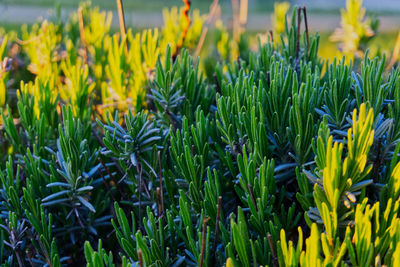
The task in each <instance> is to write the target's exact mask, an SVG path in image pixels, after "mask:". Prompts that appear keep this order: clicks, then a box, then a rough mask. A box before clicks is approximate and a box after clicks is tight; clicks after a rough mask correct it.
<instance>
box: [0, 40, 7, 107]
mask: <svg viewBox="0 0 400 267" xmlns="http://www.w3.org/2000/svg"><path fill="white" fill-rule="evenodd" d="M7 41H8V37H7V35H5V36H4V37H3V40H2V43H1V46H0V64H1V65H2V66H1V67H0V107H3V106H4V104H5V103H6V99H7V80H8V76H9V74H8V70H6V68H7V59H6V53H7Z"/></svg>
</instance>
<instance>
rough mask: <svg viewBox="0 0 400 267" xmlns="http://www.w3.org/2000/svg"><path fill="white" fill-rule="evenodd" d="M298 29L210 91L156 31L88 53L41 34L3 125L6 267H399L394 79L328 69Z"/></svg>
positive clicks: (228, 69) (1, 235) (195, 65)
mask: <svg viewBox="0 0 400 267" xmlns="http://www.w3.org/2000/svg"><path fill="white" fill-rule="evenodd" d="M85 12H88V13H87V14H91V15H90V16H93V17H99V16H100V17H102V18H101V19H99V18H98V20H99V21H100V20H103V21H104V14H103V15H101V13H98V12H97V13H96V12H95V11H93V10H92V9H84V15H85V14H86V13H85ZM87 14H86V15H87ZM86 15H85V16H86ZM88 16H89V15H88ZM297 17H298V14H297V9H296V8H295V9H294V11H293V14H292V19H291V21H290V22H288V23H286V25H285V32H284V33H283V34H282V35H281V41H280V42H272V41H268V42H267V43H265V44H261V43H260V45H259V47H258V50H257V51H256V52H249V53H247V54H245V55H242V54H241V55H240V57H239V58H238V59H237V60H235V61H233V62H230V63H226V62H220V63H219V64H216V65H215V66H213V68H212V69H211V71H212V73H213V75H212V76H211V77H210V76H206V75H205V74H204V73H205V71H204V69H203V65H202V64H201V61H200V60H199V59H198V58H193V57H192V56H191V53H192V52H193V51H192V50H190V49H182V50H181V51H180V53H179V54H178V55H177V56H176V57H174V52H175V51H173V46H169V45H168V44H167V45H165V50H164V51H160V50H159V49H160V47H159V46H158V45H159V41H160V40H161V39H159V38H161V37H158V36H156V35H154V32H156V31H146V32H145V33H142V35H137V37H136V39H133V37H132V36H133V35H131V37H129V35H128V37H127V39H130V40H129V41H128V42H127V40H119V39H118V36H117V35H114V36H113V37H110V36H109V37H104V36H107V34H108V33H107V32H108V30H104V29H105V28H107V23H105V24H102V25H101V24H95V23H92V24H89V26H87V27H98V28H96V29H95V28H94V29H92V31H87V33H86V34H85V35H84V36H86V40H85V45H86V46H83V48H84V49H87V51H86V52H85V51H83V49H78V47H79V46H80V45H77V44H78V43H79V40H80V39H79V38H80V37H79V31H78V32H77V29H76V27H75V28H74V27H72V26H74V25H73V24H71V25H70V26H68V27H72V28H71V29H70V30H69V31H67V33H68V34H70V37H65V33H64V35H62V36H63V37H62V39H64V38H67V40H71V42H73V40H76V41H74V42H73V43H71V42H66V43H60V39H57V38H58V37H57V36H58V35H57V33H56V32H57V31H58V30H61V28H60V27H61V26H60V24H49V25H53V26H46V25H45V26H43V25H42V26H41V27H40V28H34V29H32V31H39V32H41V33H39V34H37V35H35V33H32V32H31V34H32V36H33V37H31V38H33V39H29V40H27V41H25V42H27V43H24V44H23V45H28V48H27V49H28V51H27V52H26V53H27V54H23V55H25V56H26V57H27V58H28V59H29V61H28V62H29V65H27V66H25V68H30V70H31V74H29V75H27V74H26V73H25V74H24V75H20V76H18V75H17V74H16V71H15V70H14V72H11V73H10V75H11V76H12V77H15V78H14V79H17V78H16V77H23V78H25V79H26V80H25V82H21V85H20V89H19V90H18V93H17V94H16V95H15V96H14V99H12V98H11V97H10V99H9V102H8V103H9V105H8V106H7V108H5V109H4V110H3V111H2V123H3V125H2V130H1V138H2V141H1V144H2V157H3V158H4V162H3V163H1V164H0V165H1V166H2V167H1V171H0V201H1V202H0V241H1V242H0V262H1V266H52V267H57V266H85V265H86V266H88V267H89V266H90V267H101V266H103V267H105V266H108V267H111V266H124V267H128V266H140V267H144V266H158V267H161V266H201V267H206V266H224V265H225V266H229V267H231V266H236V267H239V266H244V267H250V266H339V265H340V266H383V265H385V266H399V265H400V210H399V208H400V163H399V161H400V160H399V157H398V156H399V150H400V144H399V140H400V120H399V119H400V69H398V68H393V69H391V70H389V71H385V69H384V67H385V59H384V58H382V59H381V58H373V59H371V58H369V57H368V54H366V55H365V58H364V60H363V62H362V63H361V64H360V65H356V66H354V65H352V64H346V63H345V59H344V58H343V59H342V60H335V61H333V62H331V63H327V62H324V61H323V60H322V59H321V58H320V57H319V56H318V45H319V37H318V35H309V34H308V32H303V31H300V29H299V27H300V25H298V24H297V23H298V22H297V21H298V20H297ZM85 18H86V17H85ZM300 18H301V17H300ZM54 25H55V26H54ZM57 25H59V26H57ZM75 26H76V25H75ZM102 26H104V27H102ZM74 29H75V30H76V31H74ZM102 29H103V30H104V31H103V30H102ZM27 34H28V31H27ZM96 34H97V36H96ZM68 38H70V39H68ZM37 39H40V40H42V41H41V44H42V45H43V47H39V48H37V47H36V49H35V46H34V45H32V47H30V45H31V44H32V43H31V42H35V40H37ZM105 40H108V41H107V42H109V43H108V44H106V41H105ZM135 40H136V41H135ZM45 41H46V42H45ZM81 41H82V40H81ZM68 43H69V45H68ZM62 44H66V45H65V46H63V45H62ZM46 45H48V46H49V47H52V48H51V49H50V50H51V51H52V52H51V53H50V54H49V53H47V52H49V48H48V47H47V48H46V47H45V46H46ZM104 45H107V46H108V48H107V49H108V50H106V51H108V53H107V54H104V53H103V52H104V51H105V50H103V49H104V47H103V46H104ZM125 45H126V46H125ZM171 47H172V48H171ZM189 48H190V47H189ZM41 49H42V50H41ZM64 49H66V50H64ZM125 49H127V50H128V53H127V54H126V53H125V52H124V51H125ZM134 49H140V50H138V51H139V52H138V51H136V52H135V53H134V52H132V51H134ZM2 50H4V49H3V48H2ZM40 51H42V52H40ZM57 51H58V52H57ZM59 51H63V52H64V54H65V53H66V58H67V59H62V60H61V61H57V60H53V57H54V56H57V55H59V54H60V52H59ZM102 51H103V52H102ZM154 51H157V53H156V54H157V58H154V55H155V53H154ZM39 52H40V53H42V54H40V55H38V54H37V53H39ZM35 55H36V56H35ZM44 55H47V57H44ZM104 55H107V56H104ZM137 55H141V57H140V58H137V57H136V56H137ZM85 57H89V59H88V61H87V62H86V63H85ZM146 64H149V65H146ZM144 70H145V71H144ZM25 71H26V70H25ZM143 71H144V72H143ZM21 72H23V71H22V70H21ZM208 72H210V69H208ZM135 75H137V76H135ZM136 77H137V78H138V79H142V78H143V77H144V78H143V80H139V81H138V80H135V79H136ZM20 79H21V78H20ZM60 80H62V81H60ZM139 85H140V86H139ZM109 88H111V89H112V90H107V89H109ZM135 88H136V89H135ZM135 90H140V94H143V98H140V100H139V97H137V99H136V100H137V101H139V102H137V104H134V102H129V103H128V102H127V101H128V100H127V99H128V98H129V97H130V95H129V94H130V92H133V91H135ZM106 92H108V93H110V92H113V93H114V95H113V97H115V98H116V99H117V100H118V101H119V102H117V106H118V107H116V106H115V108H112V109H111V108H106V110H107V112H105V111H103V112H99V110H98V109H97V108H95V107H94V104H96V103H99V101H100V100H99V98H100V99H103V100H104V101H105V100H106V99H107V98H102V97H104V94H106ZM121 96H124V97H126V98H121ZM66 99H69V100H68V101H67V100H66ZM130 99H131V100H132V98H130ZM114 100H115V99H114ZM13 101H14V102H13ZM135 107H136V108H135ZM137 107H140V108H137Z"/></svg>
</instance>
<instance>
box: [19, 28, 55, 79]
mask: <svg viewBox="0 0 400 267" xmlns="http://www.w3.org/2000/svg"><path fill="white" fill-rule="evenodd" d="M60 30H61V29H60V25H56V24H54V23H53V22H48V21H43V22H41V23H38V24H34V25H33V26H32V29H28V27H27V26H26V25H24V26H23V27H22V37H23V43H22V48H23V49H24V50H25V52H26V53H27V55H28V56H29V60H30V63H29V66H28V69H29V71H31V72H32V73H33V74H36V75H37V76H40V77H41V78H42V79H44V80H49V79H51V77H54V75H55V74H56V75H57V74H58V65H57V61H59V60H60V54H59V53H58V50H57V49H58V48H59V46H60V42H61V34H60V32H59V31H60Z"/></svg>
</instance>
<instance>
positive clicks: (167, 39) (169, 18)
mask: <svg viewBox="0 0 400 267" xmlns="http://www.w3.org/2000/svg"><path fill="white" fill-rule="evenodd" d="M183 9H184V7H181V8H180V9H179V10H178V8H177V7H172V8H171V9H170V10H168V9H164V10H163V17H164V26H163V27H162V39H161V41H160V47H161V48H163V49H161V51H164V50H165V48H166V46H167V45H169V46H170V47H171V51H172V54H174V53H175V50H176V45H177V43H178V41H179V40H181V39H182V38H183V30H184V29H185V27H186V26H187V22H186V20H185V17H184V15H183ZM189 18H190V21H191V22H190V28H189V30H188V32H187V34H186V37H185V38H184V42H183V46H184V47H186V48H188V49H192V48H194V47H195V46H196V45H197V40H198V39H199V37H200V35H201V31H202V29H203V23H204V18H203V16H200V12H199V10H194V11H193V12H192V14H190V16H189Z"/></svg>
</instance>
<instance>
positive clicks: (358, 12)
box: [331, 0, 375, 59]
mask: <svg viewBox="0 0 400 267" xmlns="http://www.w3.org/2000/svg"><path fill="white" fill-rule="evenodd" d="M362 4H363V0H347V1H346V9H342V10H341V14H342V17H341V22H340V25H341V28H338V29H336V30H335V32H334V33H333V35H332V36H331V40H332V41H335V42H339V43H340V49H341V51H342V53H343V54H344V55H346V57H347V58H348V59H351V58H353V57H354V56H357V57H362V51H361V50H360V49H361V48H360V45H361V42H362V41H365V40H367V39H368V38H370V37H372V36H374V34H375V33H374V31H373V29H372V28H371V21H370V20H368V19H366V18H365V14H366V9H365V8H364V7H363V6H362Z"/></svg>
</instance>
